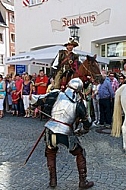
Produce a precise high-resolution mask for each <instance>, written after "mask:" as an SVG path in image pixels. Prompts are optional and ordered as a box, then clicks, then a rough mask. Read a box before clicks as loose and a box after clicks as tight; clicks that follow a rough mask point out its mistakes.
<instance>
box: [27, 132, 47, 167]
mask: <svg viewBox="0 0 126 190" xmlns="http://www.w3.org/2000/svg"><path fill="white" fill-rule="evenodd" d="M44 133H45V129H44V130H43V131H42V133H41V135H40V136H39V138H38V139H37V141H36V143H35V145H34V146H33V148H32V150H31V152H30V153H29V155H28V157H27V159H26V160H25V163H24V165H25V164H26V163H27V161H28V160H29V158H30V157H31V155H32V153H33V152H34V150H35V148H36V147H37V145H38V143H39V141H40V140H41V138H42V137H43V135H44Z"/></svg>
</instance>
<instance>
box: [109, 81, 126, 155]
mask: <svg viewBox="0 0 126 190" xmlns="http://www.w3.org/2000/svg"><path fill="white" fill-rule="evenodd" d="M122 113H124V116H125V117H124V121H123V119H122ZM121 132H122V137H123V150H124V152H126V84H123V85H122V86H120V87H119V88H118V89H117V90H116V93H115V102H114V112H113V122H112V130H111V135H112V136H114V137H120V135H121Z"/></svg>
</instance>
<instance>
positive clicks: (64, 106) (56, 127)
mask: <svg viewBox="0 0 126 190" xmlns="http://www.w3.org/2000/svg"><path fill="white" fill-rule="evenodd" d="M76 105H77V103H76V102H72V101H70V100H69V98H68V97H67V96H66V95H65V94H64V93H62V92H61V93H60V94H59V96H58V99H57V101H56V102H55V104H54V107H53V109H52V114H51V116H52V118H53V119H54V120H49V121H48V122H47V123H46V124H45V127H47V128H48V129H50V130H51V131H53V132H54V133H60V134H65V135H70V134H71V133H72V128H71V127H70V125H72V124H73V122H74V121H75V118H76ZM58 121H59V122H58Z"/></svg>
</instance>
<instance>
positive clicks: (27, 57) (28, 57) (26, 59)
mask: <svg viewBox="0 0 126 190" xmlns="http://www.w3.org/2000/svg"><path fill="white" fill-rule="evenodd" d="M33 60H34V56H33V55H32V54H31V53H20V54H19V55H14V56H12V57H8V58H7V59H6V60H5V64H7V65H21V64H22V65H29V64H30V63H31V61H33Z"/></svg>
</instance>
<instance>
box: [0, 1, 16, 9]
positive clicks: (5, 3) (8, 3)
mask: <svg viewBox="0 0 126 190" xmlns="http://www.w3.org/2000/svg"><path fill="white" fill-rule="evenodd" d="M1 3H2V5H3V6H4V7H5V9H7V10H9V11H14V1H13V0H10V1H9V0H1Z"/></svg>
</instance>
